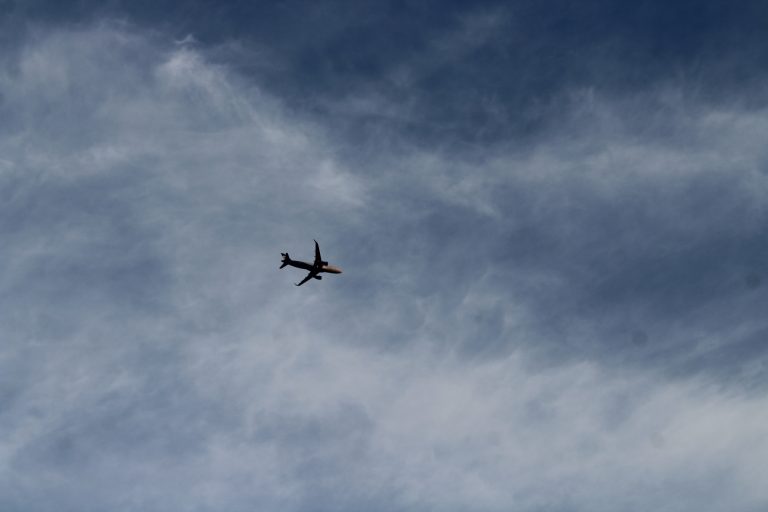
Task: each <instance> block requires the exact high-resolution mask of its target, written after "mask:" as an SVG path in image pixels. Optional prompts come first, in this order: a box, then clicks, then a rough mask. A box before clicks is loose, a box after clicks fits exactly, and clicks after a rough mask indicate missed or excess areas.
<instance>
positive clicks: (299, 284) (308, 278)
mask: <svg viewBox="0 0 768 512" xmlns="http://www.w3.org/2000/svg"><path fill="white" fill-rule="evenodd" d="M316 275H317V272H310V273H309V274H307V277H305V278H304V279H302V280H301V282H300V283H297V284H296V286H301V285H303V284H304V283H306V282H307V281H309V280H310V279H312V278H313V277H315V276H316Z"/></svg>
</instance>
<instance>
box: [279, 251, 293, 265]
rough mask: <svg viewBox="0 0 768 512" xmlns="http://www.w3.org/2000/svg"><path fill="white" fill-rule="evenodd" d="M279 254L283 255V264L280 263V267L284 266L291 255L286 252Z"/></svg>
mask: <svg viewBox="0 0 768 512" xmlns="http://www.w3.org/2000/svg"><path fill="white" fill-rule="evenodd" d="M280 254H282V255H283V264H282V265H280V268H283V267H284V266H286V265H287V264H288V263H289V262H290V261H291V257H290V256H288V253H287V252H281V253H280Z"/></svg>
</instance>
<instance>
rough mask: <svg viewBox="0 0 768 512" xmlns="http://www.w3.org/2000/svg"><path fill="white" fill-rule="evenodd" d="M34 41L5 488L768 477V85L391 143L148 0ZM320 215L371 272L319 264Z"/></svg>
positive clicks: (632, 484) (433, 493) (93, 498)
mask: <svg viewBox="0 0 768 512" xmlns="http://www.w3.org/2000/svg"><path fill="white" fill-rule="evenodd" d="M9 52H10V54H9V55H6V56H4V59H7V60H9V61H13V63H14V65H13V66H8V67H7V68H5V70H4V71H3V73H2V75H0V90H2V91H3V102H2V107H1V109H2V121H0V123H2V124H0V134H1V135H0V152H1V153H2V155H3V157H2V161H0V172H1V173H2V176H1V177H0V180H1V181H0V194H2V197H3V202H2V206H0V209H1V210H2V215H0V219H2V221H0V236H1V237H2V239H3V251H2V253H1V256H0V258H1V261H0V263H1V264H2V268H3V274H2V281H1V282H0V283H1V288H0V293H1V295H0V300H2V304H3V307H2V308H0V323H2V325H3V333H2V336H3V343H2V345H1V346H0V410H2V412H0V434H1V435H0V496H2V498H0V504H2V505H3V508H9V509H14V508H24V509H26V510H40V511H42V510H54V509H55V510H62V509H64V510H103V509H105V508H108V509H112V510H128V509H133V508H141V509H142V510H168V509H175V510H221V509H226V510H233V511H237V510H252V509H253V508H263V509H269V510H320V509H323V510H326V509H327V510H360V509H366V510H392V509H399V510H423V509H425V508H431V509H435V510H466V509H479V510H509V509H510V508H514V509H519V510H541V509H568V510H616V509H635V508H636V509H643V510H645V509H650V508H660V507H663V508H666V509H670V510H688V509H690V508H692V507H699V508H708V509H714V510H726V509H727V510H753V509H756V508H759V507H761V506H764V505H765V503H766V502H768V496H767V495H766V492H765V491H764V489H763V486H762V485H761V483H762V482H763V481H765V476H766V475H765V474H764V471H763V470H761V468H762V466H763V464H762V461H764V460H765V459H766V455H768V453H766V451H768V445H767V444H766V442H765V438H764V436H763V435H762V432H763V430H764V429H763V426H764V425H765V420H766V418H765V412H764V411H765V410H767V409H766V403H765V398H764V396H763V394H762V393H761V391H762V390H764V385H765V382H766V381H765V368H766V367H765V350H764V348H763V345H762V340H763V339H764V334H765V332H766V328H768V326H766V324H765V321H764V320H762V317H763V315H762V314H761V313H762V311H761V309H760V307H759V305H760V304H762V303H764V302H765V301H764V300H761V299H762V298H764V294H765V287H763V286H762V284H761V283H762V282H763V280H764V279H763V276H764V274H765V266H764V263H763V262H764V261H765V258H764V257H763V255H764V252H765V248H766V240H765V236H764V234H763V229H762V226H764V224H765V222H764V221H765V214H766V207H765V199H764V198H765V197H766V195H765V194H763V193H761V192H762V191H763V190H764V189H765V187H766V181H765V172H764V170H765V157H766V154H765V150H764V149H763V145H762V144H761V143H760V140H761V134H762V133H763V132H764V131H765V123H764V120H763V118H764V112H763V111H762V110H747V109H743V108H741V107H739V106H731V107H728V108H726V107H713V106H712V105H711V104H701V103H697V102H695V101H691V100H687V99H686V97H685V94H678V92H677V91H676V90H675V89H674V88H656V89H654V88H650V89H649V90H648V91H647V92H646V94H645V95H642V96H641V97H633V98H630V99H627V98H610V97H606V96H603V95H600V94H599V93H595V92H594V91H588V90H577V91H576V92H571V93H569V94H572V96H571V99H570V100H569V102H570V104H572V105H574V108H572V109H570V110H568V111H565V112H563V113H562V116H561V118H560V122H559V124H558V126H557V128H551V129H549V130H546V131H542V132H541V133H539V134H538V135H537V136H536V137H535V139H534V140H533V141H532V142H531V144H525V145H522V144H515V143H513V142H510V143H509V144H507V145H495V144H491V145H488V146H484V147H482V148H480V149H479V150H478V149H477V148H475V149H471V148H468V147H467V146H455V147H446V146H442V147H438V146H435V145H433V144H432V142H431V139H430V138H429V137H426V138H412V137H410V136H409V135H410V133H409V132H407V131H406V132H400V131H398V127H397V126H382V127H381V137H380V138H379V139H377V140H374V141H368V142H367V143H365V144H363V145H359V144H358V142H359V140H351V141H350V140H347V139H346V138H345V137H344V136H343V135H344V133H345V132H344V130H343V129H342V128H340V125H343V124H344V123H345V122H347V121H344V120H341V121H340V120H337V119H335V118H333V117H327V116H324V115H323V113H322V112H321V113H319V114H317V115H313V114H312V113H311V112H310V113H307V112H297V111H295V110H291V109H289V108H287V107H286V105H285V103H283V102H282V101H280V100H279V99H277V98H276V97H275V96H274V95H272V94H269V93H267V92H265V90H264V89H262V88H259V87H257V86H255V85H254V83H253V82H252V81H250V80H249V77H247V76H244V75H243V74H241V73H238V72H237V71H236V70H233V69H232V67H230V66H228V65H227V63H226V62H225V61H215V60H212V59H211V57H210V54H208V53H206V50H205V48H200V49H198V48H197V46H195V47H190V46H179V45H176V44H174V43H173V40H172V38H170V37H169V38H168V40H167V41H164V40H163V39H162V38H161V37H160V35H158V34H157V33H154V34H150V33H147V32H144V31H142V30H141V29H139V28H136V27H133V28H131V27H130V26H128V25H125V24H111V23H105V24H100V25H92V26H89V27H88V28H78V29H70V30H55V31H52V32H50V33H46V34H38V35H36V36H30V37H29V38H27V39H26V40H25V44H23V45H22V46H21V47H19V48H17V49H14V50H9ZM339 101H340V104H342V105H343V104H344V102H346V101H348V98H341V99H340V100H339ZM364 101H367V102H370V103H369V107H368V108H370V109H371V110H372V111H374V112H375V111H378V110H379V109H381V110H387V109H389V110H390V111H392V110H393V109H394V110H393V111H394V112H395V113H396V112H397V108H398V107H397V106H396V105H393V104H391V103H388V102H386V101H385V102H384V103H382V104H380V103H377V100H376V99H375V98H374V99H373V100H371V99H370V97H366V98H365V99H364ZM330 105H331V108H332V105H333V103H332V102H331V103H330ZM404 108H408V106H407V105H406V106H405V107H404ZM312 238H317V239H318V240H319V241H320V242H321V247H322V248H323V251H324V256H325V257H326V259H328V260H329V261H331V262H332V263H335V264H339V265H340V266H341V267H342V268H344V269H345V273H344V274H343V275H342V276H332V277H335V279H332V278H329V279H327V280H324V281H323V282H322V283H321V284H322V285H323V286H311V285H307V286H305V287H302V288H301V289H296V288H295V287H293V286H291V283H292V282H294V280H295V279H296V274H295V273H290V272H291V269H285V270H283V271H280V272H278V271H277V266H278V264H279V258H278V256H277V255H278V253H279V252H281V251H286V250H287V251H289V252H290V253H291V255H292V256H294V257H297V258H298V257H302V256H306V257H307V258H309V257H310V254H311V250H312V247H311V240H312ZM312 284H317V283H312Z"/></svg>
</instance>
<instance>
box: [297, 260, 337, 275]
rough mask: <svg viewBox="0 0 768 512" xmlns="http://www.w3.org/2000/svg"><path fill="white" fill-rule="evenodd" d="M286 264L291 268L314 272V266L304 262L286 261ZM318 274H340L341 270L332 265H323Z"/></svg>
mask: <svg viewBox="0 0 768 512" xmlns="http://www.w3.org/2000/svg"><path fill="white" fill-rule="evenodd" d="M286 264H288V265H290V266H291V267H296V268H303V269H304V270H308V271H310V272H311V271H313V270H315V266H314V265H312V264H311V263H307V262H306V261H298V260H290V261H286ZM317 272H318V273H320V272H327V273H329V274H341V269H340V268H338V267H334V266H333V265H323V266H321V267H320V268H319V269H318V270H317Z"/></svg>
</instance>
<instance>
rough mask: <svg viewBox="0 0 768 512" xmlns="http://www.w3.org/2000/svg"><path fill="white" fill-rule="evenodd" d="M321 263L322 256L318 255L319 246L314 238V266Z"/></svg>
mask: <svg viewBox="0 0 768 512" xmlns="http://www.w3.org/2000/svg"><path fill="white" fill-rule="evenodd" d="M322 264H323V258H322V257H320V246H319V245H317V240H315V266H316V267H319V266H322Z"/></svg>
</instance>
